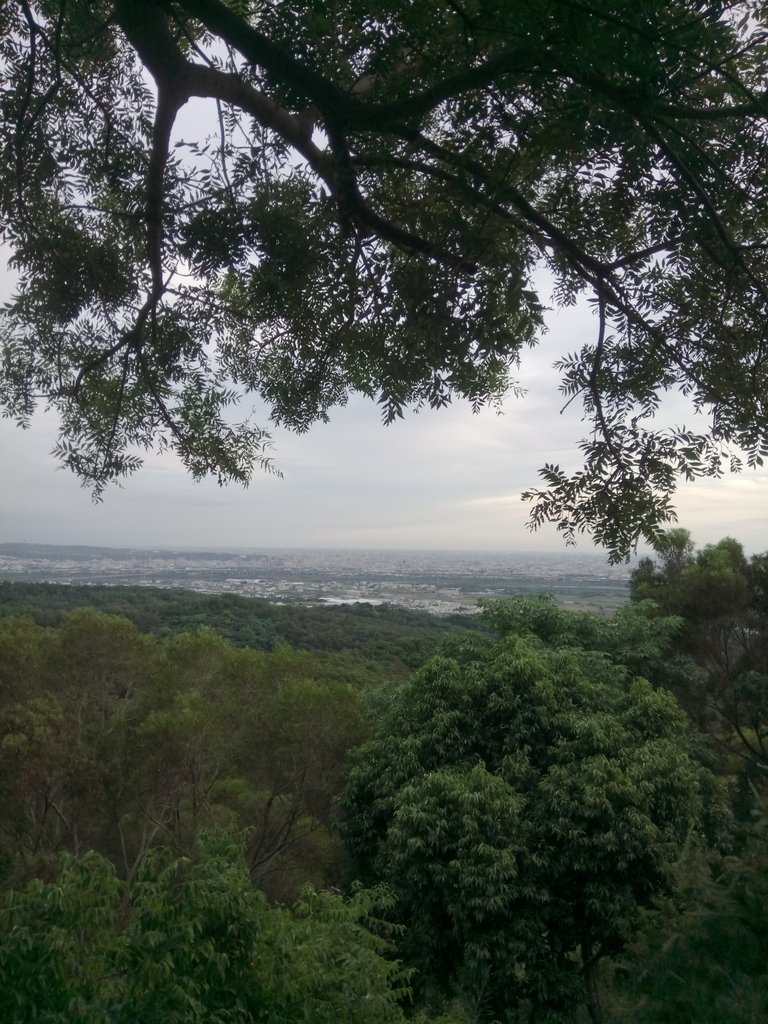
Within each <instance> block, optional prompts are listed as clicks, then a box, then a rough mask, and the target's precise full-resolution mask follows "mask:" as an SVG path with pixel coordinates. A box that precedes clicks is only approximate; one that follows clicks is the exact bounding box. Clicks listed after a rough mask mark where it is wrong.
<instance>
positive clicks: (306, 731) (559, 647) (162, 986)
mask: <svg viewBox="0 0 768 1024" xmlns="http://www.w3.org/2000/svg"><path fill="white" fill-rule="evenodd" d="M767 564H768V562H767V561H766V558H765V556H760V557H755V558H752V559H747V558H746V557H745V556H744V553H743V551H742V549H741V547H740V545H739V544H738V543H737V542H736V541H733V540H730V539H726V540H724V541H722V542H721V543H720V544H717V545H713V546H710V547H707V548H704V549H703V550H701V551H696V550H695V549H694V547H693V545H692V544H691V543H690V539H689V537H688V535H687V534H685V532H684V531H670V532H669V533H668V534H665V535H664V537H663V538H662V541H661V542H660V545H659V550H658V552H657V554H656V557H655V558H654V559H648V560H646V561H644V562H642V563H641V564H640V565H639V567H638V569H637V570H636V571H635V573H634V576H633V600H632V601H631V602H630V603H629V604H628V605H627V606H625V607H624V608H623V609H622V610H621V611H619V612H618V613H617V614H616V615H614V616H613V617H611V618H606V617H600V616H597V615H593V614H589V613H575V612H568V611H564V610H563V609H560V608H558V607H557V605H556V604H555V602H554V601H553V600H551V599H549V598H547V597H539V598H514V599H511V600H508V601H499V602H489V603H488V604H487V605H486V606H485V607H484V609H483V611H482V614H481V616H480V619H481V623H480V625H481V628H480V629H474V630H467V629H464V630H462V629H459V628H457V627H452V626H451V625H450V624H447V623H445V622H444V621H443V620H438V619H436V620H431V619H430V618H429V617H428V616H424V615H416V616H414V615H413V614H412V613H403V612H401V611H398V610H395V609H386V608H381V609H366V610H364V609H362V608H350V609H332V610H330V609H329V610H324V611H323V613H322V614H319V613H318V614H317V615H315V614H314V612H310V613H308V612H307V611H306V610H304V609H298V608H290V609H279V610H278V609H274V608H271V609H270V608H269V607H268V606H267V608H264V607H262V603H260V602H244V601H241V600H237V599H232V598H228V597H227V598H222V599H210V598H204V599H201V598H199V597H196V596H194V595H183V594H179V593H177V592H173V594H169V593H163V592H153V591H149V590H144V589H141V590H139V589H138V588H137V590H136V591H133V590H128V591H126V593H124V594H121V593H120V592H119V591H117V590H114V589H110V590H107V589H105V590H104V591H99V590H96V589H94V588H87V596H88V597H89V598H93V597H94V596H95V595H96V596H97V599H100V598H101V597H102V596H103V597H104V599H105V600H107V599H108V600H113V601H116V602H117V601H123V607H122V609H121V610H123V611H130V610H131V609H132V608H133V609H134V611H135V612H136V614H135V616H134V617H135V618H136V620H137V622H141V625H142V627H143V630H142V629H139V627H138V625H137V624H136V622H131V621H130V620H129V619H128V618H127V617H125V615H112V614H106V613H105V612H104V611H99V610H95V609H94V608H90V609H80V610H75V611H72V610H71V604H72V603H73V600H74V599H76V597H77V596H78V595H77V593H76V591H75V589H74V588H70V587H66V588H40V587H33V588H29V587H25V586H14V587H13V588H9V587H4V588H3V590H4V595H5V597H6V601H8V596H9V595H12V596H13V599H14V601H15V602H16V603H15V604H12V603H11V602H8V603H6V605H5V608H6V611H8V612H10V611H12V610H14V608H15V609H16V610H20V609H25V610H27V611H31V612H33V613H34V615H35V616H37V617H38V618H39V620H40V621H35V619H34V618H33V617H32V616H31V615H22V616H19V615H11V614H6V615H4V616H3V617H2V618H0V737H1V738H0V888H2V898H1V901H0V1017H1V1018H2V1020H3V1021H6V1020H7V1021H9V1022H13V1024H16V1022H19V1024H21V1022H27V1021H33V1020H35V1021H42V1022H45V1024H54V1022H57V1024H58V1022H61V1024H63V1022H67V1024H68V1022H70V1021H84V1022H87V1024H96V1022H104V1021H109V1022H117V1024H123V1022H125V1024H128V1022H132V1024H133V1022H135V1024H138V1022H139V1021H141V1022H142V1024H144V1022H154V1021H158V1022H159V1021H163V1022H166V1021H171V1022H178V1024H182V1022H184V1024H186V1022H188V1021H199V1022H200V1024H203V1022H206V1024H207V1022H209V1021H214V1022H216V1021H218V1022H221V1024H224V1022H230V1021H238V1022H242V1024H249V1022H255V1021H269V1022H274V1024H292V1022H296V1024H298V1022H300V1021H312V1022H315V1021H319V1022H325V1021H327V1022H328V1024H331V1022H336V1021H349V1022H350V1024H357V1022H372V1024H379V1022H380V1024H395V1022H398V1024H399V1022H404V1021H407V1020H410V1021H420V1022H426V1021H439V1022H441V1024H470V1022H480V1024H493V1022H505V1024H529V1022H531V1021H533V1022H536V1024H565V1022H572V1024H579V1022H582V1024H584V1022H587V1021H591V1022H592V1024H624V1022H628V1024H678V1022H681V1021H686V1022H687V1021H691V1022H696V1024H723V1022H726V1021H727V1022H728V1024H759V1022H762V1021H764V1020H765V1019H766V1015H767V1014H768V968H766V964H768V916H766V907H767V906H768V846H767V845H766V842H767V840H768V800H767V799H766V798H767V796H768V787H766V778H765V771H766V764H767V763H768V762H767V759H766V755H765V750H766V743H767V742H768V701H766V698H765V693H766V690H767V688H768V606H766V603H765V595H766V585H765V581H766V565H767ZM144 597H146V598H147V599H148V604H147V606H146V607H144V608H143V609H141V607H140V605H139V603H138V602H139V598H144ZM58 598H63V599H64V600H63V601H61V602H60V603H57V599H58ZM36 601H37V604H35V602H36ZM219 601H220V603H219ZM152 602H154V606H153V604H152ZM174 602H175V603H174ZM246 608H248V609H250V616H251V618H252V619H253V623H254V624H256V625H258V624H259V622H260V620H261V617H262V616H263V623H264V624H266V626H268V627H269V630H267V629H264V630H262V632H261V633H260V634H258V635H260V636H262V637H269V642H268V643H267V642H263V647H264V648H268V649H260V650H259V649H255V647H253V646H249V645H248V644H247V643H246V642H245V641H246V640H247V637H248V634H247V632H244V633H243V634H242V635H239V636H238V637H237V639H238V645H235V644H233V643H232V642H230V640H228V639H225V638H224V637H222V636H221V635H219V634H218V633H217V632H216V630H214V629H211V628H210V627H209V626H203V627H202V628H197V619H198V616H200V615H202V614H203V610H204V609H210V611H211V615H210V621H211V622H212V623H216V625H217V626H219V625H220V624H221V623H225V624H228V627H229V629H230V632H231V635H235V633H234V631H235V630H236V629H237V628H240V626H241V625H242V627H243V629H247V628H248V626H249V617H248V616H247V615H246ZM163 609H165V610H166V612H167V614H166V615H165V616H163V613H162V610H163ZM233 609H234V611H233ZM273 613H277V614H275V615H274V617H271V616H272V615H273ZM185 616H186V618H185ZM292 620H293V621H292ZM337 623H338V624H339V626H338V628H339V633H338V636H337V634H336V633H334V632H330V633H329V635H328V636H326V637H324V636H323V630H324V628H325V624H337ZM174 624H176V625H177V626H180V627H182V628H181V629H180V630H178V631H177V630H175V629H174V628H173V627H174ZM276 624H279V631H278V628H277V625H276ZM347 626H349V627H350V633H349V635H350V646H349V649H347V650H346V651H342V652H341V653H329V649H330V651H335V645H338V646H342V645H343V639H341V640H340V639H339V637H341V638H343V635H344V634H343V630H344V629H345V628H347ZM292 630H293V632H292ZM288 637H291V638H293V643H292V644H289V643H286V642H285V641H286V639H287V638H288ZM418 645H420V646H418ZM430 645H431V646H430ZM300 647H303V648H304V649H303V650H302V649H300ZM310 648H312V649H310ZM382 652H384V653H382ZM419 658H420V659H421V661H420V663H419V665H418V667H417V668H416V670H415V671H414V672H412V673H411V674H410V677H409V678H408V679H407V680H405V677H404V668H405V666H406V665H408V664H410V663H411V662H415V661H417V660H418V659H419Z"/></svg>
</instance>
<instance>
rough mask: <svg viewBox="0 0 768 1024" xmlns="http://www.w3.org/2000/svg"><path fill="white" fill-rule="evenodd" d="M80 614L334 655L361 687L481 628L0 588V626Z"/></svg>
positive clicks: (116, 591)
mask: <svg viewBox="0 0 768 1024" xmlns="http://www.w3.org/2000/svg"><path fill="white" fill-rule="evenodd" d="M83 607H88V608H94V609H96V610H98V611H101V612H106V613H108V614H110V615H119V616H122V617H123V618H126V619H129V620H130V621H131V622H133V623H134V624H135V625H136V626H138V628H139V629H140V630H141V631H142V632H143V633H149V634H151V635H152V636H156V637H159V638H162V637H167V636H175V635H176V634H178V633H184V632H194V630H196V629H199V628H200V627H201V626H207V627H208V628H209V629H212V630H214V631H215V632H216V633H217V634H218V635H219V636H220V637H222V638H223V639H225V640H228V641H229V642H230V643H232V644H233V645H234V646H235V647H251V648H253V649H254V650H258V651H272V650H274V649H275V648H276V647H280V646H284V645H288V646H290V647H294V648H297V649H299V650H305V651H313V652H315V653H316V654H318V655H320V656H327V655H333V656H334V658H335V661H334V664H335V666H336V670H337V671H342V670H343V665H344V664H345V663H346V664H347V670H348V671H349V672H350V673H351V674H352V675H353V676H354V678H355V679H356V680H358V681H359V680H360V676H361V673H364V672H365V670H367V671H368V672H369V675H370V679H374V678H378V674H379V673H381V672H386V674H387V678H391V677H392V676H393V675H395V676H397V677H403V678H405V677H406V676H407V674H408V672H409V671H410V670H412V669H414V668H418V667H419V665H421V664H423V662H424V661H425V660H426V658H427V657H428V656H429V655H430V654H432V653H433V652H434V650H435V647H436V645H437V643H438V642H439V641H440V640H441V639H442V638H443V637H444V635H445V633H446V631H447V630H453V629H457V630H468V629H472V630H478V629H479V630H482V629H483V628H484V626H483V623H482V622H480V621H479V620H477V619H475V618H474V617H472V616H467V615H458V614H457V615H444V616H440V618H437V617H436V616H434V615H430V614H429V613H427V612H420V611H414V610H411V609H406V608H400V607H398V606H397V605H393V604H384V605H372V604H363V603H359V604H346V605H332V606H330V607H311V606H301V605H297V606H290V607H286V606H283V605H279V604H274V603H271V602H269V601H263V600H260V599H259V598H255V597H240V596H239V595H237V594H220V595H217V596H213V597H212V596H210V595H207V594H197V593H193V592H191V591H186V590H178V589H161V588H155V587H140V586H134V587H107V586H84V585H83V586H77V585H74V586H73V585H69V584H56V583H16V582H14V583H8V582H3V581H0V618H2V617H6V616H19V615H29V616H31V617H32V618H33V619H34V621H35V622H36V623H37V624H38V625H41V626H60V625H61V624H62V622H63V620H64V618H65V616H66V615H67V613H68V612H70V611H74V610H75V609H77V608H83ZM331 660H334V659H331Z"/></svg>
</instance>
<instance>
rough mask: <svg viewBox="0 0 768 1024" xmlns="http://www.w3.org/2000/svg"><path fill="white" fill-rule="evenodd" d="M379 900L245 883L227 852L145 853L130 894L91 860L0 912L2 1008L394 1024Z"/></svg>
mask: <svg viewBox="0 0 768 1024" xmlns="http://www.w3.org/2000/svg"><path fill="white" fill-rule="evenodd" d="M382 904H384V905H385V904H386V896H385V895H384V894H383V893H381V892H363V891H358V892H356V893H355V894H353V895H352V896H351V897H349V898H347V899H343V898H341V897H339V896H334V895H332V894H330V893H328V892H324V893H318V892H315V891H313V890H311V889H307V890H305V892H304V893H303V895H302V896H301V898H300V899H299V900H298V902H297V903H296V904H294V906H293V907H292V908H291V909H290V910H288V909H282V908H276V907H275V908H273V907H270V906H269V905H268V904H267V902H266V900H265V899H264V896H263V894H262V893H260V892H259V891H258V890H257V889H254V888H253V886H252V884H251V881H250V879H249V877H248V870H247V867H246V864H245V862H244V860H243V856H242V850H241V849H239V848H238V844H237V843H236V842H234V841H233V840H232V839H230V838H228V837H226V836H216V835H209V836H208V837H204V838H203V839H201V841H200V843H199V844H198V846H197V847H196V849H195V851H194V856H193V857H192V858H187V859H177V858H174V857H172V856H170V855H169V853H168V851H160V850H159V851H156V852H155V853H154V854H153V855H152V856H151V857H148V858H147V860H146V861H145V863H144V865H143V867H142V870H141V873H140V875H139V877H138V878H137V879H136V880H135V881H134V882H133V884H132V885H130V886H128V885H126V884H125V883H121V882H119V881H118V880H117V878H116V877H115V875H114V872H113V870H112V868H111V866H110V865H109V864H108V862H106V861H104V860H103V859H102V858H101V857H99V856H97V855H96V854H89V855H87V856H86V857H84V858H82V859H80V860H71V859H65V860H64V863H63V866H62V868H61V869H60V872H59V874H58V876H57V877H56V879H55V880H54V881H53V882H50V883H44V882H40V881H35V882H32V883H30V885H29V886H28V887H27V888H26V889H25V890H20V891H16V892H11V893H8V894H6V897H5V900H4V905H3V906H2V907H0V922H1V923H2V928H0V1010H2V1016H3V1020H7V1021H9V1022H10V1021H13V1022H14V1024H25V1022H27V1021H40V1022H42V1024H57V1022H61V1024H64V1022H65V1021H66V1022H70V1021H74V1020H78V1021H84V1022H89V1024H90V1022H93V1024H96V1022H97V1021H103V1020H109V1021H112V1022H114V1024H136V1022H139V1021H150V1020H158V1021H159V1020H163V1021H167V1022H169V1024H182V1022H183V1024H195V1022H199V1024H213V1022H216V1024H235V1022H237V1024H249V1022H251V1021H257V1020H258V1021H264V1022H265V1024H294V1022H295V1024H299V1022H302V1021H307V1020H312V1021H317V1022H318V1024H336V1022H337V1021H342V1022H345V1021H348V1022H352V1021H355V1022H356V1024H357V1022H364V1024H397V1022H399V1021H402V1019H403V1017H402V1013H401V1011H400V1010H399V1008H398V999H399V998H401V997H402V996H404V995H405V994H407V991H408V989H407V973H406V972H404V971H403V970H402V968H401V967H400V965H399V964H398V963H397V962H396V961H394V960H391V959H387V957H386V954H387V952H388V950H389V943H388V942H387V941H386V940H385V939H384V938H382V937H381V935H380V934H377V933H376V931H375V930H371V929H372V928H373V929H375V928H376V922H375V911H376V907H377V905H378V906H379V907H381V905H382Z"/></svg>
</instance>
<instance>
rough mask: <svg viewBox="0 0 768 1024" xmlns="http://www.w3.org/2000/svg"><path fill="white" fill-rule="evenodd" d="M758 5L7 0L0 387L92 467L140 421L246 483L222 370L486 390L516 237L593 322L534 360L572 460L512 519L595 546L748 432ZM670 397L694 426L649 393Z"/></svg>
mask: <svg viewBox="0 0 768 1024" xmlns="http://www.w3.org/2000/svg"><path fill="white" fill-rule="evenodd" d="M767 29H768V24H767V23H766V14H765V9H764V6H763V5H761V4H749V5H743V6H742V5H738V4H731V3H727V4H710V3H706V4H705V3H702V2H700V0H646V2H644V3H642V4H641V5H638V4H637V3H629V2H627V0H592V2H589V3H586V4H585V3H576V2H573V0H545V2H541V3H535V4H533V3H518V4H514V5H509V4H507V5H504V4H498V3H492V2H490V0H467V2H466V3H463V4H457V3H454V2H448V0H445V2H439V3H435V2H433V0H429V2H427V0H416V2H413V0H408V2H404V0H387V2H385V3H381V2H378V3H376V4H371V3H365V2H357V0H354V2H353V0H347V2H345V3H340V4H336V5H333V6H332V7H330V8H329V6H328V5H327V4H325V3H319V2H307V3H304V4H301V5H295V4H288V3H285V2H283V0H279V2H276V3H272V4H256V3H225V2H224V0H172V2H167V0H151V2H143V0H142V2H139V0H110V2H109V3H106V4H99V5H93V4H91V3H89V2H87V0H67V2H66V3H64V0H39V2H37V3H28V2H27V0H14V2H10V3H6V4H4V5H3V9H2V12H1V13H0V40H2V42H0V74H1V75H2V79H3V82H4V88H3V91H2V97H1V98H0V109H2V118H3V123H4V124H5V125H7V126H8V130H7V131H6V132H5V133H4V141H3V160H2V161H0V168H2V170H1V171H0V214H1V217H2V220H1V223H2V238H3V240H4V241H5V242H6V243H8V244H9V245H10V246H11V248H12V251H13V254H14V256H13V260H14V265H15V267H16V268H17V269H18V271H19V273H20V280H21V283H20V288H19V293H18V295H17V296H16V297H15V298H14V299H13V301H12V302H11V303H10V305H9V307H8V309H7V310H6V311H5V314H4V316H3V320H2V328H1V330H2V340H3V346H4V358H3V363H2V372H1V373H0V399H2V403H3V406H4V408H5V410H6V412H7V414H8V415H11V416H13V417H14V418H15V419H17V421H18V422H20V423H22V424H26V423H27V422H28V421H29V417H30V415H31V412H32V410H33V409H34V407H35V405H36V403H37V402H38V401H42V402H44V403H45V404H47V405H49V406H52V407H54V408H55V409H57V410H58V412H59V414H60V415H61V418H62V435H61V440H60V442H59V445H58V448H57V454H58V457H59V458H60V459H61V460H62V461H63V462H64V463H65V464H67V465H69V466H70V467H71V468H72V469H73V470H74V471H75V472H77V473H78V474H79V475H80V477H81V478H82V479H83V481H84V482H85V483H86V484H88V485H89V486H90V487H91V488H92V489H93V490H94V492H95V493H96V494H97V495H98V494H100V493H101V491H102V489H103V487H104V486H105V485H106V484H107V483H109V482H110V481H112V480H115V479H119V478H120V477H122V476H125V475H126V474H128V473H131V472H132V471H133V470H135V469H136V468H137V466H138V465H139V462H140V458H139V455H138V454H137V450H138V451H140V450H141V449H142V448H149V447H152V446H153V445H159V446H160V447H166V446H170V447H172V448H174V449H175V450H176V451H177V452H178V454H179V455H180V456H181V458H182V460H183V461H184V463H185V464H186V465H187V467H188V468H189V470H190V472H191V473H192V474H193V475H195V476H202V475H204V474H207V473H212V474H214V475H215V476H217V477H218V479H219V480H220V481H221V482H224V481H227V480H241V481H247V480H248V479H249V477H250V474H251V472H252V469H253V466H254V465H257V466H258V465H260V466H262V467H264V468H267V469H270V468H272V462H271V458H270V454H269V438H268V436H267V434H266V432H265V431H264V429H263V428H262V427H259V426H256V425H254V424H252V423H251V422H250V421H248V420H246V421H245V422H243V423H241V424H239V425H234V424H233V423H232V415H231V413H232V409H233V406H234V405H235V404H236V402H237V400H238V397H239V396H240V395H242V394H243V393H244V392H250V393H255V394H256V395H258V396H260V397H261V398H262V399H264V400H265V401H266V402H267V403H268V405H269V407H270V408H271V417H272V420H273V421H274V422H276V423H283V424H286V425H287V426H289V427H291V428H294V429H296V430H304V429H306V428H307V427H308V426H309V425H310V424H311V423H313V422H315V421H317V420H323V419H325V418H326V417H327V415H328V413H329V410H330V409H331V408H332V407H333V406H334V405H337V404H340V403H343V402H345V401H346V399H347V397H348V396H349V395H350V394H351V393H352V392H361V393H363V394H365V395H368V396H370V397H372V398H374V399H376V400H377V401H378V402H379V404H380V405H381V409H382V415H383V418H384V420H385V421H386V422H390V421H391V420H392V419H394V418H395V417H397V416H400V415H402V414H403V412H404V410H405V409H407V408H409V407H413V406H416V407H418V406H421V405H429V406H432V407H436V408H439V407H440V406H443V405H445V404H446V403H447V402H449V401H450V400H451V398H452V397H453V396H462V397H464V398H466V399H468V400H469V401H470V402H471V403H472V405H473V406H474V407H478V406H480V405H482V404H483V403H486V402H491V403H498V402H499V401H501V399H502V398H503V396H504V395H505V394H506V393H507V392H508V391H509V390H510V388H512V389H513V390H515V389H517V384H516V381H515V380H514V379H513V375H514V374H516V372H517V365H518V362H519V358H520V355H521V353H522V352H523V350H524V349H525V347H526V346H527V345H530V344H533V343H535V341H536V340H537V339H538V338H539V337H540V335H541V333H542V330H543V305H544V300H543V299H542V298H541V297H540V296H539V295H538V294H537V291H536V288H535V285H534V273H535V271H537V269H540V268H541V267H542V266H543V267H544V268H545V269H546V270H547V272H548V275H549V276H550V277H551V278H552V279H553V280H554V300H555V302H556V303H557V304H558V305H560V306H568V305H570V304H572V303H573V302H574V301H575V300H576V299H577V298H578V297H579V296H587V297H588V298H590V299H591V301H592V302H593V303H594V307H595V312H596V321H595V330H594V336H593V337H592V338H587V339H574V347H573V349H572V351H571V352H569V353H568V354H566V355H564V356H563V357H562V358H561V359H560V361H559V367H560V370H561V372H562V381H563V383H562V389H563V392H564V395H565V397H566V399H567V400H568V401H571V400H573V399H576V398H578V399H581V401H582V403H583V407H584V412H585V418H586V420H587V421H588V424H589V431H588V436H587V438H586V439H585V440H583V441H582V442H581V446H580V447H581V454H582V457H583V469H582V470H578V471H576V472H573V471H572V469H571V468H570V467H569V466H565V467H562V466H559V465H552V464H549V465H547V466H545V468H544V469H543V471H542V473H543V479H544V486H543V488H540V489H533V490H531V491H530V492H529V493H528V496H529V497H530V498H531V499H532V500H533V501H534V507H533V512H532V522H533V524H534V525H536V524H538V523H541V522H543V521H545V520H552V521H553V522H555V523H556V524H557V526H558V528H559V529H560V530H562V531H563V533H564V534H565V536H566V538H568V539H572V538H573V536H574V535H575V534H576V533H577V532H578V531H580V530H584V529H591V530H593V531H594V533H595V536H596V537H597V539H598V540H599V541H601V542H602V543H603V544H605V545H606V546H607V547H608V549H609V551H610V552H611V554H612V556H613V557H614V558H619V557H621V556H623V555H624V554H626V552H627V550H628V549H629V547H630V546H631V544H632V543H633V542H634V541H635V540H636V539H637V537H638V536H640V535H644V536H646V537H647V538H649V539H656V538H658V536H659V532H660V530H661V528H662V527H663V525H664V524H665V522H666V521H667V520H669V518H670V517H671V516H672V514H673V513H672V507H671V503H670V495H671V493H672V492H673V490H674V486H675V481H676V479H677V478H678V477H680V476H682V477H685V478H693V477H697V476H701V475H708V474H718V473H720V472H721V471H722V470H723V468H739V466H740V464H741V459H742V458H746V461H747V463H748V464H749V465H759V464H760V463H761V461H762V459H763V458H764V456H765V454H766V452H767V451H768V436H767V435H766V432H765V424H766V422H768V417H767V416H766V410H765V395H766V394H767V393H768V386H767V382H766V364H765V360H764V358H763V352H762V339H763V335H764V321H765V305H766V298H767V297H768V264H767V263H766V260H768V249H766V246H765V241H764V236H765V231H766V216H767V214H766V207H765V202H764V192H765V184H766V178H765V176H766V167H768V161H766V158H765V156H766V153H765V120H766V114H767V113H768V106H767V105H766V99H765V95H764V82H765V79H766V70H767V68H766V64H767V61H768V57H767V56H766V53H767V48H766V31H767ZM150 77H151V78H152V80H153V87H152V88H150V87H149V84H148V83H149V78H150ZM190 100H195V101H197V102H199V101H200V100H204V101H206V102H207V107H208V110H209V111H210V113H209V121H208V124H209V125H210V135H209V136H208V137H206V138H199V137H196V138H191V139H190V138H185V137H182V136H181V135H180V133H179V131H178V129H177V128H176V121H177V117H178V114H179V111H180V110H181V109H182V108H183V107H184V105H185V104H186V103H187V102H188V101H190ZM678 393H682V395H683V396H685V397H686V398H687V399H688V400H689V402H690V403H691V404H692V406H693V408H694V409H695V410H697V411H699V412H702V413H704V414H705V416H706V418H707V419H706V422H705V425H704V426H703V427H702V428H701V430H699V431H698V432H694V431H692V430H690V429H689V428H687V427H685V426H678V427H674V428H671V427H669V426H667V425H666V423H665V419H664V417H663V416H661V417H659V418H658V419H657V413H658V412H659V410H660V406H661V404H662V400H663V398H664V397H665V395H667V394H678Z"/></svg>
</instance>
